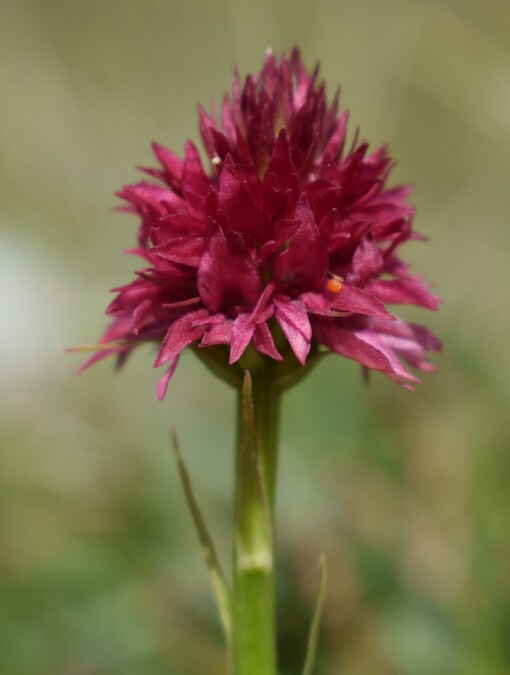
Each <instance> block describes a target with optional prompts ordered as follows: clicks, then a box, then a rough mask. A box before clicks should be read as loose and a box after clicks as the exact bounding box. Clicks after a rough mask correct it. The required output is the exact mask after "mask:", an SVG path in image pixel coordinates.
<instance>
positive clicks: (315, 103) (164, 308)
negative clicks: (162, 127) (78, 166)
mask: <svg viewBox="0 0 510 675" xmlns="http://www.w3.org/2000/svg"><path fill="white" fill-rule="evenodd" d="M338 101H339V96H338V92H337V94H336V95H335V97H334V99H333V101H332V103H331V104H330V105H329V106H328V104H327V99H326V94H325V87H324V84H323V83H320V82H319V81H318V68H316V69H315V70H314V71H313V73H309V72H308V71H307V70H306V68H305V67H304V65H303V64H302V62H301V58H300V54H299V51H298V50H297V49H294V50H293V51H292V54H291V56H290V58H288V59H287V58H284V57H282V58H281V59H280V60H278V59H276V58H275V56H274V55H273V53H272V52H269V53H268V54H267V57H266V60H265V63H264V66H263V68H262V71H261V72H260V73H259V74H258V75H256V76H249V77H247V78H246V81H245V84H244V86H241V83H240V79H239V76H238V74H237V72H236V74H235V77H234V82H233V89H232V95H231V97H229V96H225V98H224V99H223V102H222V105H221V110H220V114H219V121H218V120H217V119H216V118H215V117H214V116H212V115H209V114H208V113H207V112H206V111H205V110H204V109H203V108H201V107H200V108H199V118H200V134H201V137H202V141H203V144H204V146H205V150H206V154H207V160H208V161H207V166H206V167H204V165H203V163H202V160H201V157H200V154H199V152H198V150H197V148H196V147H195V145H194V144H193V143H192V142H191V141H188V142H187V144H186V149H185V154H184V158H183V159H181V158H180V157H178V156H177V155H175V154H174V153H173V152H172V151H170V150H168V149H167V148H165V147H164V146H162V145H159V144H157V143H154V144H153V149H154V153H155V155H156V157H157V159H158V160H159V163H160V167H159V168H157V169H152V168H150V169H143V171H144V172H145V174H147V175H148V176H150V177H151V179H155V182H154V180H152V181H151V182H148V181H142V182H139V183H136V184H134V185H128V186H126V187H124V188H123V189H122V190H121V191H120V192H119V193H118V195H119V197H121V198H122V199H123V200H124V201H125V202H127V206H124V207H122V208H123V210H127V211H130V212H133V213H135V214H137V215H138V216H139V217H140V219H141V225H140V229H139V233H138V247H137V248H134V249H131V250H130V251H128V252H130V253H134V254H135V255H137V256H139V257H140V258H142V259H143V260H144V261H145V264H146V266H145V267H144V268H143V269H141V270H140V271H138V272H136V278H135V279H134V280H133V281H131V282H130V283H129V284H127V285H125V286H121V287H119V288H115V289H113V290H114V291H115V292H116V293H117V296H116V298H115V299H114V300H113V302H112V303H111V304H110V306H109V307H108V309H107V313H108V314H110V315H111V316H112V317H113V322H112V324H111V325H110V326H109V328H108V329H107V330H106V332H105V334H104V335H103V337H102V338H101V340H100V343H99V345H98V346H97V348H98V350H99V351H98V352H97V353H96V354H95V355H94V356H93V357H92V358H91V359H89V361H87V363H86V364H84V366H83V367H87V366H88V365H90V364H91V363H94V362H96V361H98V360H99V359H102V358H104V357H106V356H109V355H111V354H117V356H118V360H119V362H120V363H122V362H123V361H124V360H125V358H126V357H127V356H128V355H129V354H130V352H131V351H132V350H133V349H134V348H135V347H136V346H137V345H138V344H140V343H144V342H147V341H156V342H157V343H159V345H160V346H159V353H158V356H157V358H156V361H155V364H154V365H155V366H162V365H163V364H166V365H167V370H166V373H165V375H164V376H163V378H162V380H161V382H160V384H159V386H158V396H159V397H160V398H162V397H163V396H164V393H165V391H166V387H167V384H168V381H169V379H170V377H171V375H172V373H173V372H174V370H175V366H176V364H177V360H178V358H179V354H180V353H181V351H182V350H183V349H184V348H185V347H187V346H188V345H191V344H193V345H195V346H196V347H198V349H199V350H213V351H212V353H213V354H214V358H215V359H218V360H220V361H221V360H222V359H223V360H224V362H225V365H226V364H227V360H228V364H230V366H233V365H234V364H238V363H239V362H240V360H241V363H242V357H243V354H248V353H250V354H251V355H252V356H253V354H255V353H256V354H258V355H260V358H262V359H263V360H265V361H266V362H267V360H272V361H282V360H283V361H285V360H286V361H287V362H290V361H292V363H293V364H295V365H296V367H299V368H301V367H302V366H304V365H305V364H306V363H307V360H308V361H309V360H310V357H311V356H313V355H316V354H317V353H319V352H320V351H324V349H326V350H330V351H332V352H336V353H338V354H340V355H342V356H344V357H347V358H349V359H354V360H356V361H358V362H359V363H360V364H362V365H363V366H364V367H365V368H366V369H373V370H378V371H382V372H383V373H385V374H386V375H388V376H389V377H390V378H392V379H393V380H395V381H397V382H399V383H401V384H403V385H404V386H408V387H409V388H410V383H414V382H418V381H419V380H418V379H417V378H416V377H415V375H413V374H412V373H411V372H410V371H409V370H408V369H407V368H406V367H405V366H404V364H403V361H405V362H407V364H410V365H411V366H414V367H415V368H417V369H419V370H422V371H430V370H433V368H432V365H431V364H430V362H429V361H428V359H427V351H437V350H439V349H440V347H441V345H440V342H439V341H438V339H437V338H436V337H435V336H434V335H433V334H432V333H431V332H429V331H428V330H427V329H426V328H424V327H422V326H418V325H415V324H413V323H408V322H406V321H404V320H402V319H398V318H396V317H395V316H394V315H393V314H391V313H390V311H389V310H388V308H387V305H393V304H408V305H419V306H421V307H425V308H428V309H432V310H435V309H437V306H438V302H439V300H438V298H437V297H436V296H434V295H433V294H432V293H431V292H430V291H429V290H428V288H427V286H426V285H424V284H423V282H422V281H421V280H420V279H419V278H418V277H416V276H412V275H411V273H410V272H409V269H408V267H407V266H406V264H405V263H404V262H402V260H401V259H400V257H399V255H398V254H399V251H400V247H401V246H402V244H404V243H405V242H406V241H408V240H410V239H421V238H422V237H420V236H419V235H417V234H416V233H414V232H413V231H412V228H411V225H412V221H413V216H414V208H413V207H412V206H411V205H410V204H409V203H408V202H407V197H408V196H409V193H410V191H411V189H410V187H409V186H406V185H404V186H397V187H388V186H387V179H388V176H389V174H390V171H391V169H392V162H391V159H390V158H389V156H388V154H387V149H386V147H381V148H379V149H377V150H376V151H375V152H371V153H369V151H368V144H367V143H365V142H360V141H359V140H358V135H357V134H356V135H355V137H354V139H353V140H352V142H351V145H350V148H348V147H347V144H346V127H347V118H348V112H347V111H344V112H342V113H339V103H338ZM219 345H221V347H218V346H219ZM236 367H239V366H236Z"/></svg>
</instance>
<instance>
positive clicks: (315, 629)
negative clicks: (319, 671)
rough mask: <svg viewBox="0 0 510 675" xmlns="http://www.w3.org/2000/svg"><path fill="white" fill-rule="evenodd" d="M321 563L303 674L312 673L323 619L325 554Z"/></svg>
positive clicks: (310, 674) (308, 674)
mask: <svg viewBox="0 0 510 675" xmlns="http://www.w3.org/2000/svg"><path fill="white" fill-rule="evenodd" d="M319 565H320V572H319V591H318V593H317V601H316V603H315V610H314V613H313V618H312V625H311V626H310V634H309V636H308V647H307V649H306V659H305V665H304V668H303V675H312V671H313V666H314V664H315V655H316V652H317V642H318V638H319V627H320V622H321V619H322V611H323V609H324V599H325V597H326V558H325V557H324V556H323V555H322V556H321V557H320V559H319Z"/></svg>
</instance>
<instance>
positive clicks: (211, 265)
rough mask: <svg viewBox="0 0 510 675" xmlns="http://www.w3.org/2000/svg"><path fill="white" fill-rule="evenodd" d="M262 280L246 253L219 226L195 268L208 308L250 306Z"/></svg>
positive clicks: (224, 309)
mask: <svg viewBox="0 0 510 675" xmlns="http://www.w3.org/2000/svg"><path fill="white" fill-rule="evenodd" d="M261 286H262V284H261V281H260V277H259V274H258V272H257V270H256V269H255V268H254V267H253V265H252V264H251V261H250V259H249V258H248V253H247V252H246V251H245V250H243V249H241V248H238V247H236V246H234V244H233V243H232V242H231V241H229V240H227V239H226V238H225V235H224V234H223V233H222V232H221V231H220V230H218V232H217V233H216V234H214V235H213V236H212V237H211V239H210V241H209V246H208V248H207V250H206V251H205V253H204V255H203V256H202V260H201V262H200V266H199V268H198V291H199V293H200V297H201V298H202V301H203V303H204V305H205V306H206V307H208V308H209V309H210V310H211V312H213V313H216V312H218V311H223V312H225V313H229V312H238V311H239V308H240V309H243V308H244V309H248V308H249V309H251V308H252V307H254V306H255V305H256V303H257V301H258V299H259V297H260V291H261Z"/></svg>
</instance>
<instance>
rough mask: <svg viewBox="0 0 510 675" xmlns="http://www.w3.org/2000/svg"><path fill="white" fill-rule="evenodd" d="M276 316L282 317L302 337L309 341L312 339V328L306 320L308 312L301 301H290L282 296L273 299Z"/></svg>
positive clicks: (307, 319)
mask: <svg viewBox="0 0 510 675" xmlns="http://www.w3.org/2000/svg"><path fill="white" fill-rule="evenodd" d="M274 302H275V305H276V307H277V310H276V312H277V314H280V316H282V315H283V316H284V317H285V320H286V321H287V322H288V323H291V324H292V325H293V326H294V327H295V328H296V329H297V330H298V331H299V332H300V333H301V335H302V336H303V337H305V338H306V339H307V340H310V338H311V337H312V327H311V325H310V320H309V318H308V312H307V309H306V306H305V304H304V302H302V301H301V300H291V299H290V298H287V297H285V296H284V295H278V296H276V297H275V300H274Z"/></svg>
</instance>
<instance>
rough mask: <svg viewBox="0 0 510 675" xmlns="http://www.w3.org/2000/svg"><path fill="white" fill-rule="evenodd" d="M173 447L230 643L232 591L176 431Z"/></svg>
mask: <svg viewBox="0 0 510 675" xmlns="http://www.w3.org/2000/svg"><path fill="white" fill-rule="evenodd" d="M172 445H173V449H174V453H175V461H176V464H177V469H178V471H179V476H180V479H181V483H182V487H183V489H184V494H185V496H186V501H187V504H188V508H189V510H190V512H191V516H192V518H193V523H194V525H195V529H196V531H197V534H198V538H199V540H200V545H201V547H202V554H203V556H204V560H205V563H206V565H207V569H208V571H209V576H210V579H211V583H212V587H213V590H214V595H215V597H216V603H217V605H218V610H219V614H220V619H221V623H222V625H223V630H224V632H225V637H226V639H227V642H229V643H230V637H231V632H232V628H231V627H232V618H231V609H230V605H231V597H230V589H229V587H228V584H227V581H226V579H225V575H224V574H223V571H222V569H221V565H220V561H219V559H218V555H217V553H216V549H215V547H214V543H213V540H212V537H211V535H210V533H209V530H208V529H207V525H206V524H205V520H204V517H203V515H202V513H201V511H200V508H199V506H198V504H197V501H196V499H195V496H194V494H193V487H192V485H191V479H190V476H189V473H188V470H187V468H186V465H185V464H184V460H183V458H182V455H181V452H180V449H179V442H178V440H177V436H176V434H175V432H174V431H172Z"/></svg>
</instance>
